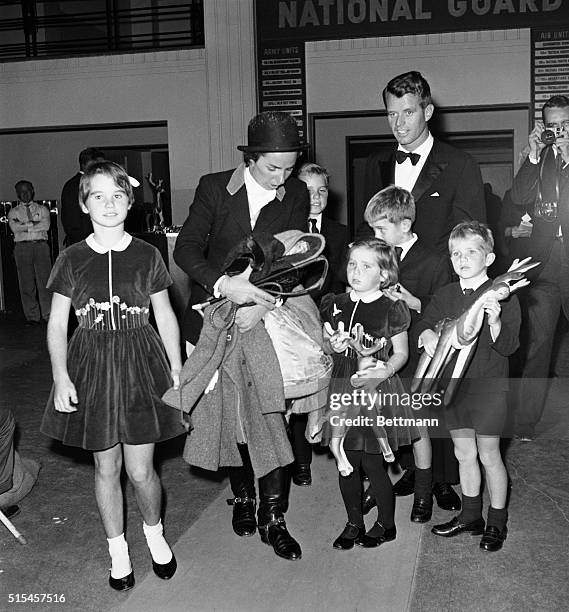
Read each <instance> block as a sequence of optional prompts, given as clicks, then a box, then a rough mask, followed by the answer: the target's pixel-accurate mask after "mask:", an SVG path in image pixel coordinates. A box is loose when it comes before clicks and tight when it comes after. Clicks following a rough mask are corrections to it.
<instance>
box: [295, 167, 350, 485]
mask: <svg viewBox="0 0 569 612" xmlns="http://www.w3.org/2000/svg"><path fill="white" fill-rule="evenodd" d="M298 178H299V179H300V180H301V181H302V182H303V183H305V184H306V187H307V189H308V193H309V195H310V213H309V217H308V219H307V222H306V225H307V229H308V231H309V232H312V233H319V234H322V235H323V236H324V239H325V240H326V247H325V249H324V255H325V256H326V259H327V260H328V266H329V267H328V274H326V278H325V280H324V284H323V286H322V288H321V289H318V290H317V291H313V292H311V294H310V295H311V297H312V298H313V299H314V301H315V302H316V303H317V304H319V303H320V299H321V298H322V296H323V295H326V294H327V293H342V292H343V291H345V289H346V284H347V282H348V281H347V278H346V254H347V252H348V228H347V227H346V226H345V225H343V224H342V223H339V222H338V221H335V220H334V219H330V218H329V217H327V216H326V215H325V214H324V211H325V209H326V206H327V205H328V182H329V177H328V172H327V171H326V169H325V168H323V167H322V166H319V165H318V164H314V163H306V164H303V165H302V166H301V167H300V169H299V171H298ZM307 420H308V415H307V414H291V415H290V420H289V431H290V441H291V444H292V450H293V453H294V466H293V470H292V481H293V482H294V484H296V485H298V486H301V487H303V486H304V487H307V486H310V485H311V484H312V473H311V470H310V465H311V463H312V447H311V446H310V443H309V442H308V440H307V439H306V436H305V431H306V426H307Z"/></svg>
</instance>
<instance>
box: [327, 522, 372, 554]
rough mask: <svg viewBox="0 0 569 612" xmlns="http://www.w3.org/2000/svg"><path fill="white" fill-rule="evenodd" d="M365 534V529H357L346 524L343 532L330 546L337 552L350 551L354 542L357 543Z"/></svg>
mask: <svg viewBox="0 0 569 612" xmlns="http://www.w3.org/2000/svg"><path fill="white" fill-rule="evenodd" d="M365 532H366V528H365V527H358V526H357V525H354V524H353V523H350V522H347V523H346V526H345V527H344V531H342V533H341V534H340V535H339V536H338V537H337V538H336V539H335V540H334V543H333V544H332V546H333V547H334V548H336V549H338V550H350V548H353V547H354V544H355V542H356V540H358V541H359V540H361V538H363V537H364V536H365Z"/></svg>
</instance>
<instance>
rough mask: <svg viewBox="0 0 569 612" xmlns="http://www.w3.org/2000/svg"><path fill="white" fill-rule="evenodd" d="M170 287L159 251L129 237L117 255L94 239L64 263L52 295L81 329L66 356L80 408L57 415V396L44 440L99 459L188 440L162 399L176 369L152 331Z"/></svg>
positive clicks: (70, 251)
mask: <svg viewBox="0 0 569 612" xmlns="http://www.w3.org/2000/svg"><path fill="white" fill-rule="evenodd" d="M171 283H172V281H171V279H170V276H169V274H168V271H167V269H166V266H165V264H164V261H163V260H162V257H161V255H160V253H159V251H158V250H157V249H156V248H155V247H153V246H152V245H150V244H147V243H146V242H144V241H142V240H139V239H137V238H133V237H132V236H130V235H129V234H126V235H125V237H124V239H123V240H121V242H120V243H119V244H118V245H115V246H114V247H113V249H111V250H106V249H102V248H101V247H100V246H99V245H98V244H97V243H96V242H95V241H94V240H93V236H92V235H91V236H90V237H89V238H87V239H86V240H83V241H82V242H79V243H77V244H74V245H72V246H70V247H68V248H67V249H65V250H64V251H63V252H62V253H61V254H60V255H59V257H58V258H57V261H56V262H55V265H54V267H53V270H52V272H51V276H50V278H49V281H48V289H50V290H51V291H53V292H56V293H59V294H61V295H63V296H66V297H68V298H70V299H71V303H72V307H73V309H74V311H75V314H76V316H77V320H78V322H79V327H78V328H77V329H76V330H75V332H74V334H73V336H72V338H71V340H70V341H69V346H68V352H67V367H68V372H69V376H70V378H71V380H72V382H73V383H74V385H75V388H76V390H77V395H78V404H77V412H73V413H63V412H57V411H56V410H55V408H54V401H53V393H54V390H53V388H52V391H51V394H50V397H49V400H48V402H47V406H46V409H45V413H44V417H43V421H42V425H41V431H42V433H44V434H46V435H48V436H50V437H52V438H55V439H56V440H60V441H61V442H63V443H64V444H67V445H69V446H78V447H81V448H84V449H87V450H93V451H98V450H104V449H107V448H111V447H112V446H115V445H116V444H118V443H125V444H147V443H151V442H159V441H161V440H167V439H170V438H173V437H175V436H177V435H179V434H182V433H185V430H184V428H183V426H182V425H181V423H180V421H179V417H178V413H177V411H175V410H172V408H170V407H169V406H167V405H166V404H164V403H163V402H162V399H161V397H162V395H163V393H164V392H165V391H166V390H167V389H168V388H169V387H171V385H172V380H171V376H170V366H169V364H168V360H167V358H166V353H165V350H164V346H163V344H162V342H161V340H160V337H159V335H158V334H157V333H156V331H155V330H154V328H153V327H152V326H151V325H150V323H149V314H150V310H149V307H150V296H151V295H152V294H155V293H158V292H160V291H163V290H164V289H167V288H168V286H169V285H170V284H171Z"/></svg>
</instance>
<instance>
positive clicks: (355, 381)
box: [321, 238, 420, 550]
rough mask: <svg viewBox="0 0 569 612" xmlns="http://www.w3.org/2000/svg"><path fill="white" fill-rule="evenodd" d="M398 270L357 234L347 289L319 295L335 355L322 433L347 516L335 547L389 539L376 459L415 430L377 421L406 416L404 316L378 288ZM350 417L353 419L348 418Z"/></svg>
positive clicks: (388, 491) (388, 509) (376, 243)
mask: <svg viewBox="0 0 569 612" xmlns="http://www.w3.org/2000/svg"><path fill="white" fill-rule="evenodd" d="M397 275H398V269H397V259H396V253H395V250H394V248H393V247H391V246H389V245H388V244H387V243H385V242H384V241H383V240H379V239H377V238H371V239H368V240H362V241H359V242H356V243H354V244H353V245H352V247H351V248H350V251H349V255H348V268H347V276H348V283H349V285H350V287H351V291H350V292H349V293H343V294H340V295H327V296H325V297H324V298H323V300H322V305H321V314H322V318H323V321H324V324H325V325H324V330H325V331H324V334H325V345H326V346H327V348H328V349H329V352H330V353H332V354H333V356H334V370H333V372H332V382H331V385H330V394H329V398H330V403H329V411H328V413H327V416H328V418H327V421H326V424H325V430H324V439H325V440H326V441H328V443H329V444H330V448H331V450H332V452H333V453H334V455H335V457H336V460H337V463H338V470H339V472H340V476H339V481H340V492H341V494H342V499H343V500H344V505H345V507H346V512H347V515H348V522H347V525H346V527H345V529H344V531H343V532H342V533H341V534H340V536H339V537H338V538H337V539H336V540H335V542H334V544H333V546H334V548H337V549H341V550H346V549H349V548H352V547H353V545H354V543H355V544H359V545H360V546H364V547H366V548H371V547H375V546H379V545H380V544H382V543H383V542H386V541H390V540H393V539H395V536H396V529H395V524H394V503H393V492H392V488H391V481H390V480H389V477H388V475H387V472H386V471H385V468H384V464H383V458H384V456H385V457H386V458H387V459H391V457H390V455H389V454H388V452H386V442H388V443H389V447H390V449H391V450H392V451H395V450H397V448H398V447H399V446H401V445H405V444H410V443H411V442H412V441H413V440H414V439H417V438H419V435H420V432H419V431H418V430H417V429H416V428H415V427H409V426H406V425H405V426H403V425H397V424H395V425H388V424H386V426H385V427H378V419H379V417H380V416H381V417H384V418H385V419H392V418H393V417H404V418H412V414H411V409H410V407H409V406H408V404H407V403H406V402H401V401H400V399H401V398H403V396H404V394H405V390H404V388H403V385H402V383H401V381H400V380H399V377H398V376H397V375H396V372H397V371H398V370H399V369H400V368H401V367H403V365H404V364H405V362H406V361H407V355H408V347H407V329H408V327H409V324H410V320H411V317H410V314H409V309H408V307H407V305H406V304H405V302H403V301H401V300H396V301H394V300H393V299H391V298H390V297H388V295H387V294H386V293H384V292H383V290H384V289H387V288H388V287H391V286H393V285H395V284H396V283H397ZM357 338H360V341H361V345H363V347H364V349H365V347H368V348H369V347H376V348H377V350H376V351H375V352H374V354H373V357H367V360H368V363H367V364H366V365H365V366H362V361H361V360H360V361H358V357H360V356H361V350H360V354H358V352H356V351H355V350H354V349H353V348H352V346H351V345H350V344H349V342H350V340H352V341H353V340H354V339H357ZM360 348H361V347H360ZM366 352H368V351H366ZM362 392H365V398H366V399H364V398H363V395H362ZM370 395H371V396H372V397H373V396H374V395H375V400H374V399H371V398H370ZM385 398H391V399H390V400H389V401H387V400H386V399H385ZM382 400H383V401H382ZM355 417H359V420H357V421H354V420H349V419H354V418H355ZM382 453H383V454H382ZM391 460H392V459H391ZM362 468H363V470H364V471H365V473H366V474H367V475H368V477H369V479H370V483H371V486H372V488H373V491H374V494H375V495H376V496H377V499H378V511H379V514H378V520H377V521H376V523H375V524H374V525H373V527H372V528H371V530H370V531H369V532H368V533H365V526H364V520H363V513H362V480H361V473H360V470H361V469H362Z"/></svg>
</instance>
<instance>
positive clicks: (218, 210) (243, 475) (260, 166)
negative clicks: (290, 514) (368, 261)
mask: <svg viewBox="0 0 569 612" xmlns="http://www.w3.org/2000/svg"><path fill="white" fill-rule="evenodd" d="M237 148H238V149H240V150H241V151H243V152H244V163H243V164H241V165H240V166H239V167H238V168H236V169H234V170H229V171H226V172H218V173H215V174H208V175H206V176H203V177H202V178H201V179H200V182H199V185H198V188H197V190H196V194H195V197H194V201H193V204H192V206H191V207H190V214H189V216H188V218H187V219H186V222H185V223H184V226H183V227H182V230H181V231H180V234H179V236H178V239H177V241H176V247H175V249H174V260H175V261H176V263H177V264H178V265H179V266H180V267H181V268H182V269H183V270H184V271H185V272H186V273H187V274H188V275H189V276H190V278H191V280H192V281H193V284H192V295H191V299H190V304H189V305H188V309H187V311H186V314H185V316H184V322H183V328H182V332H183V335H184V338H185V339H186V340H187V341H189V342H190V343H192V344H196V342H197V340H198V337H199V334H200V330H201V322H202V318H201V316H200V315H199V314H198V313H197V312H196V311H195V310H193V309H192V305H194V304H199V303H202V302H204V301H205V300H206V299H208V298H209V297H211V296H212V295H213V296H216V297H226V298H228V299H229V300H231V301H232V302H234V303H235V304H248V303H254V304H255V305H254V306H246V307H243V308H240V309H239V310H238V311H237V315H236V319H235V323H236V325H237V327H238V328H239V331H241V332H247V331H249V330H251V329H252V328H253V327H254V326H255V325H256V324H257V323H259V322H260V321H261V319H262V317H263V315H264V314H265V313H266V312H267V311H268V310H269V309H272V308H273V307H274V298H273V297H272V296H271V295H269V294H268V293H266V292H265V291H262V290H261V289H259V288H257V287H255V286H254V285H253V284H252V283H250V282H249V280H248V275H247V274H246V273H243V274H241V275H237V276H231V277H229V276H226V275H224V274H223V272H222V267H223V264H224V262H225V259H226V256H227V254H228V252H229V251H230V249H231V248H232V247H233V246H235V245H236V244H237V243H238V242H240V241H241V240H242V239H243V238H245V237H247V236H248V235H251V234H252V235H253V236H255V235H256V234H258V233H260V232H264V233H270V234H276V233H279V232H283V231H286V230H291V229H297V230H302V231H305V230H306V219H307V217H308V207H309V201H308V191H307V190H306V186H305V185H304V183H302V182H301V181H299V180H298V179H297V178H294V177H291V176H290V175H291V173H292V171H293V169H294V165H295V163H296V161H297V157H298V154H299V151H301V150H302V149H303V148H304V145H302V144H301V143H300V139H299V134H298V129H297V127H296V122H295V121H294V119H293V118H292V117H291V116H290V115H287V114H286V113H280V112H264V113H261V114H259V115H257V116H255V117H254V118H253V119H252V120H251V121H250V123H249V128H248V144H247V145H246V146H239V147H237ZM282 426H283V429H284V419H283V424H282ZM238 447H239V450H240V452H241V455H242V459H243V466H242V467H232V468H230V470H229V476H230V482H231V488H232V491H233V494H234V495H235V498H234V499H232V500H230V503H231V504H232V505H233V521H232V523H233V530H234V531H235V533H236V534H237V535H239V536H250V535H253V534H254V533H255V530H256V527H257V521H256V520H255V505H256V494H255V484H254V481H255V479H254V474H253V469H252V467H251V462H250V458H249V453H248V450H247V444H246V443H240V444H238ZM287 490H288V478H287V471H286V468H285V467H280V468H277V469H275V470H273V471H272V472H269V474H267V475H266V476H263V477H262V478H259V493H260V504H259V510H258V525H259V531H261V533H262V537H264V539H265V541H268V542H269V543H270V544H271V545H272V546H273V548H274V550H275V552H276V554H277V555H279V556H281V557H284V558H286V559H299V558H300V556H301V550H300V546H299V545H298V543H297V542H296V540H294V538H293V537H292V536H291V535H290V534H289V533H288V531H287V528H286V524H285V522H284V516H283V515H284V511H285V509H286V507H287V505H288V493H287Z"/></svg>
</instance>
